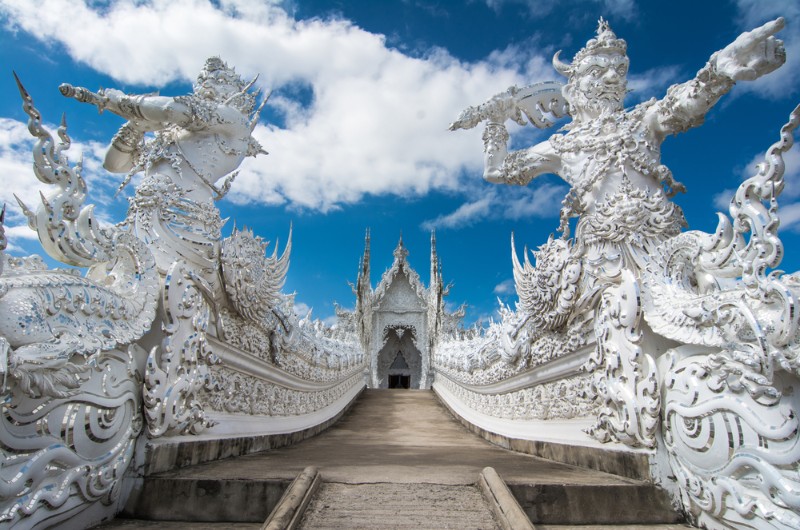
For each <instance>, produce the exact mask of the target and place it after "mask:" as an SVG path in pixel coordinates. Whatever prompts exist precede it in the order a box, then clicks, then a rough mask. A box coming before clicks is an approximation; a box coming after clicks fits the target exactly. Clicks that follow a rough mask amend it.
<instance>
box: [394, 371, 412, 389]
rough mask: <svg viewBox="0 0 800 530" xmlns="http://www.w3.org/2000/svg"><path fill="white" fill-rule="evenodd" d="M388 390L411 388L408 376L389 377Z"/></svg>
mask: <svg viewBox="0 0 800 530" xmlns="http://www.w3.org/2000/svg"><path fill="white" fill-rule="evenodd" d="M389 388H411V376H410V375H400V374H398V375H391V374H390V375H389Z"/></svg>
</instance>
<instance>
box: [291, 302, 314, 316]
mask: <svg viewBox="0 0 800 530" xmlns="http://www.w3.org/2000/svg"><path fill="white" fill-rule="evenodd" d="M293 309H294V314H295V315H296V316H297V317H298V318H305V317H306V315H309V314H310V313H311V311H312V310H313V308H312V307H311V306H309V305H308V304H306V303H303V302H298V301H295V302H294V308H293Z"/></svg>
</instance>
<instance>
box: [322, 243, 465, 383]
mask: <svg viewBox="0 0 800 530" xmlns="http://www.w3.org/2000/svg"><path fill="white" fill-rule="evenodd" d="M407 258H408V250H407V249H406V248H405V246H404V245H403V238H402V237H401V238H400V241H399V242H398V243H397V248H395V250H394V261H393V262H392V266H391V267H389V268H388V269H387V270H386V271H385V272H384V273H383V276H382V277H381V281H380V282H379V283H378V285H377V286H376V287H375V289H374V290H373V289H372V285H371V282H370V236H369V232H367V237H366V242H365V249H364V255H363V256H362V258H361V264H360V268H359V272H358V279H357V281H356V284H355V285H353V286H352V287H353V294H355V295H356V307H355V310H354V311H353V312H352V313H349V312H346V311H341V310H340V311H338V315H339V318H340V321H341V324H340V326H342V327H343V326H345V325H346V323H347V322H352V326H353V328H354V330H357V331H358V335H359V338H360V340H361V346H362V348H363V351H364V352H365V353H366V355H367V359H368V366H369V375H368V381H369V383H368V384H369V386H370V387H372V388H387V387H389V388H391V387H394V386H395V385H399V384H400V383H401V382H402V386H404V387H405V388H430V387H431V383H432V379H433V373H432V371H431V355H432V353H433V352H434V351H435V350H436V347H437V344H438V343H439V340H440V338H442V337H444V336H448V335H452V334H453V333H454V331H455V330H456V328H457V327H458V324H459V323H460V321H461V318H462V317H463V316H464V308H463V307H462V308H460V309H459V310H457V311H456V312H454V313H450V312H448V311H446V310H445V307H444V297H445V296H447V294H448V292H449V286H446V285H444V283H443V280H442V272H441V263H440V261H439V256H438V255H437V253H436V236H435V235H434V234H431V258H430V262H431V271H430V284H429V285H428V287H427V288H426V287H425V286H424V285H423V284H422V282H421V281H420V278H419V274H417V272H416V271H415V270H414V269H412V268H411V265H410V264H409V263H408V259H407Z"/></svg>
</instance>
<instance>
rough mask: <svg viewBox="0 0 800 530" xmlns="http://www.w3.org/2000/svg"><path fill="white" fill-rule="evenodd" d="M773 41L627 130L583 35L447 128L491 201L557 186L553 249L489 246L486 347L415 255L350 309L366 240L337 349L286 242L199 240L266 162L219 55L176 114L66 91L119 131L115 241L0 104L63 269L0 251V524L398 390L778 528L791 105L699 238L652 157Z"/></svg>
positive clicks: (676, 90) (682, 497) (150, 101)
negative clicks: (522, 139) (493, 293)
mask: <svg viewBox="0 0 800 530" xmlns="http://www.w3.org/2000/svg"><path fill="white" fill-rule="evenodd" d="M782 26H783V21H782V19H778V20H776V21H773V22H771V23H768V24H766V25H764V26H763V27H761V28H757V29H755V30H753V31H752V32H748V33H745V34H743V35H741V36H740V37H739V38H738V39H737V40H736V41H734V43H732V44H731V45H729V46H728V47H726V48H724V49H723V50H721V51H719V52H716V53H714V54H713V55H712V56H711V58H710V59H709V61H708V63H707V64H706V65H705V66H704V67H703V68H701V69H700V71H699V72H698V74H697V75H696V76H695V78H693V79H692V80H690V81H688V82H686V83H682V84H679V85H675V86H673V87H671V88H670V89H669V90H668V92H667V94H666V96H665V97H664V98H663V99H661V100H655V99H653V100H650V101H646V102H644V103H641V104H639V105H637V106H636V107H634V108H633V109H630V110H626V109H625V108H624V106H623V99H624V96H625V94H626V92H627V85H626V76H627V71H628V57H627V54H626V49H627V44H626V42H625V41H624V40H622V39H620V38H618V37H617V36H616V35H615V34H614V32H613V31H612V30H611V28H610V27H609V26H608V24H607V23H606V22H604V21H602V20H601V22H600V24H599V28H598V31H597V36H596V37H595V38H593V39H591V40H590V41H589V42H587V44H586V46H585V47H584V48H583V49H582V50H580V51H579V52H578V54H577V55H576V56H575V57H574V58H573V60H572V61H571V62H570V63H565V62H563V61H562V60H561V59H560V58H559V55H558V54H556V56H555V57H554V60H553V64H554V67H555V68H556V70H557V71H558V72H559V73H561V74H563V75H564V76H566V77H567V83H566V84H563V85H562V84H561V83H557V82H544V83H537V84H534V85H531V86H529V87H525V88H517V87H512V88H509V89H508V90H507V91H506V92H503V93H501V94H498V95H497V96H494V97H492V98H491V99H489V100H488V101H487V102H486V103H484V104H482V105H479V106H477V107H470V108H469V109H467V110H465V111H464V113H463V114H462V115H461V116H460V117H459V118H458V120H457V121H456V122H455V123H454V124H453V125H452V128H453V129H458V128H472V127H475V126H477V125H479V124H484V126H485V127H484V135H483V140H484V154H485V174H484V176H485V178H486V179H487V180H489V181H491V182H497V183H506V184H517V185H524V184H527V183H529V182H530V181H531V180H532V179H533V178H535V177H537V176H539V175H542V174H545V173H555V174H557V175H559V176H561V177H562V178H563V179H564V180H566V181H567V183H568V184H569V185H570V191H569V193H568V195H567V196H566V198H565V199H564V201H563V203H562V209H561V223H560V232H561V237H554V238H550V239H549V240H548V241H546V242H544V243H543V244H542V245H541V246H540V247H539V248H538V250H536V251H533V253H532V254H533V258H534V260H533V261H534V262H533V263H532V262H531V259H530V257H529V256H528V252H527V249H526V250H525V251H524V256H523V258H522V259H521V260H520V258H519V257H518V254H517V249H516V245H515V242H514V240H513V238H512V240H511V247H512V260H511V268H512V270H513V275H514V279H515V283H516V288H517V294H518V296H519V302H518V303H517V305H516V307H515V308H513V309H512V308H510V307H501V308H500V317H501V318H500V320H499V321H498V322H492V323H491V324H490V325H489V326H487V327H486V328H485V329H480V328H473V329H462V328H460V327H459V322H460V318H461V317H462V316H463V309H461V310H459V311H456V312H454V313H451V312H447V311H446V310H445V308H444V296H445V295H446V294H447V292H448V287H447V286H445V285H444V284H443V280H442V273H441V267H440V263H439V258H438V255H437V252H436V244H435V238H433V237H432V241H431V271H430V284H429V285H428V287H425V286H423V284H422V282H421V280H420V278H419V275H418V274H417V273H416V272H415V271H414V270H413V269H412V268H411V267H410V265H409V263H408V260H407V256H408V251H407V250H406V248H405V246H404V245H403V243H402V239H401V241H400V242H399V243H398V245H397V248H396V249H395V252H394V261H393V263H392V265H391V267H390V268H389V269H387V270H386V272H385V273H384V274H383V276H382V278H381V281H380V282H379V283H378V285H377V286H376V288H375V289H374V290H373V289H372V286H371V280H370V247H369V236H368V237H367V242H366V249H365V251H364V255H363V258H362V261H361V267H360V270H359V275H358V279H357V282H356V284H355V285H354V286H353V291H354V294H355V295H356V301H355V304H356V305H355V309H354V310H353V311H347V310H344V309H342V308H338V307H337V316H338V324H337V325H336V326H334V327H328V326H325V325H324V324H323V323H322V322H320V321H318V320H316V321H315V320H312V319H311V316H310V313H309V315H307V316H306V317H304V318H298V317H297V316H295V314H294V308H293V305H294V298H293V295H286V294H284V293H282V292H281V289H282V287H283V284H284V280H285V277H286V274H287V271H288V269H289V262H290V254H291V246H292V236H291V228H289V227H287V228H286V229H285V230H286V232H288V237H287V241H286V243H285V244H284V245H283V246H281V245H279V244H278V243H277V241H276V242H275V244H274V245H273V246H272V249H271V251H270V250H269V246H270V243H269V242H267V241H265V240H263V239H261V238H260V237H258V236H256V235H255V234H254V233H253V232H252V231H251V230H248V229H247V228H242V229H237V228H234V229H233V231H232V233H231V235H230V236H228V237H226V238H223V237H222V231H223V228H224V224H225V223H224V221H223V220H222V219H221V217H220V214H219V210H218V209H217V207H216V206H215V202H214V201H216V200H218V199H220V198H222V197H223V196H224V195H225V194H226V193H227V191H228V190H229V189H230V187H231V185H232V183H233V181H234V178H235V176H236V172H237V170H238V168H239V166H240V165H241V164H242V162H243V161H244V159H245V158H246V157H248V156H256V155H258V154H263V153H264V151H263V149H262V146H261V145H259V143H258V142H257V141H256V140H255V139H254V138H253V136H252V134H251V133H252V131H253V129H254V127H255V125H256V123H257V122H258V116H259V112H260V109H261V106H263V102H262V103H261V106H259V104H258V99H259V95H258V93H256V92H254V91H253V90H252V87H253V85H254V81H249V82H248V81H245V80H243V79H242V78H241V77H240V76H239V75H238V74H237V73H236V72H235V71H234V70H233V69H232V68H230V67H229V66H228V65H227V64H225V63H224V62H223V61H222V60H221V59H219V58H210V59H208V61H207V62H206V64H205V66H204V68H203V70H202V71H201V73H200V75H199V76H198V78H197V82H196V84H195V86H194V91H193V92H192V93H191V94H188V95H185V96H179V97H166V96H158V95H126V94H123V93H122V92H120V91H118V90H114V89H109V90H104V91H100V92H97V93H94V92H91V91H89V90H87V89H85V88H80V87H77V88H76V87H73V86H71V85H66V84H65V85H62V87H61V91H62V93H63V94H64V95H65V96H69V97H71V98H74V99H76V100H78V101H80V102H83V103H90V104H92V105H95V106H96V107H98V108H99V109H101V110H106V111H109V112H112V113H114V114H116V115H119V116H121V117H123V118H124V119H125V120H126V122H125V124H124V125H123V126H122V127H121V128H120V130H119V131H118V133H117V134H116V135H115V136H114V138H113V139H112V142H111V146H110V148H109V150H108V153H107V156H106V159H105V167H106V168H107V169H108V170H109V171H111V172H115V173H122V174H125V175H126V177H124V178H123V186H124V185H125V184H127V183H128V181H129V180H130V178H131V177H132V176H133V175H134V174H135V173H141V174H142V180H141V182H140V184H139V185H137V186H136V189H135V191H134V194H133V197H132V198H131V200H130V208H129V211H128V214H127V217H126V218H125V219H124V220H123V221H122V222H120V223H119V224H117V225H113V226H111V225H107V224H102V223H100V222H99V221H98V220H97V219H96V218H95V217H94V216H93V210H92V206H91V204H89V203H88V202H87V197H88V196H89V190H88V189H87V187H86V183H85V182H84V181H83V179H82V177H81V170H82V168H81V164H80V162H79V163H77V164H75V165H71V164H70V163H69V162H68V160H67V157H66V153H67V151H68V149H69V137H68V136H67V134H66V124H65V123H64V124H62V125H61V127H60V128H59V129H58V131H57V137H58V139H55V138H53V135H52V133H51V132H49V131H48V130H46V128H45V127H44V126H43V125H42V117H41V116H40V115H39V113H38V111H37V110H36V108H35V107H34V105H33V101H32V98H31V96H30V95H29V94H28V92H27V91H26V90H25V89H24V88H23V87H22V85H21V84H20V93H21V95H22V101H23V108H24V111H25V112H26V113H27V115H28V117H29V130H30V132H31V134H32V135H33V136H34V137H35V138H36V141H37V143H36V146H35V147H34V151H33V160H34V174H35V176H36V177H37V178H38V179H39V181H40V182H41V183H42V186H43V188H42V191H43V194H42V200H41V204H39V205H37V207H36V208H35V209H34V208H30V207H29V206H28V205H24V204H22V203H20V208H21V209H22V211H23V212H24V214H25V215H26V216H27V218H28V221H29V225H30V226H31V228H32V229H33V230H35V231H36V232H37V234H38V236H39V238H40V241H41V243H42V247H43V248H44V250H45V251H46V252H47V253H48V254H49V255H50V256H51V257H52V258H54V259H56V260H58V261H60V262H62V263H64V264H67V265H72V266H76V267H79V268H82V269H83V271H78V272H75V270H48V269H47V268H46V267H45V266H44V264H43V261H42V259H41V258H39V257H38V256H29V257H13V256H9V255H5V254H3V255H2V256H1V257H2V259H1V260H0V267H1V268H0V376H2V384H3V403H2V407H3V414H2V418H0V451H2V459H1V460H0V522H2V525H3V526H4V527H6V526H7V527H19V528H35V527H49V526H54V525H60V526H65V525H71V526H73V527H78V528H81V527H87V526H90V525H93V524H95V523H97V522H99V521H101V520H103V519H107V518H109V517H112V516H113V515H114V514H116V513H118V512H119V511H120V510H121V508H122V506H123V505H124V503H125V502H126V499H127V497H128V495H129V493H130V490H131V488H132V487H134V486H135V484H137V481H140V480H141V479H142V477H143V476H146V475H148V474H150V473H155V472H158V471H163V470H166V469H171V468H174V467H177V466H179V465H181V463H179V462H176V461H175V460H174V454H175V453H177V451H174V452H173V453H172V455H173V460H170V459H169V458H168V455H169V454H170V448H171V447H180V448H181V449H182V450H183V449H186V448H190V447H191V445H192V443H193V441H194V440H198V439H201V438H202V439H203V440H212V441H214V442H217V441H221V440H225V439H230V438H236V437H247V436H250V437H258V436H267V435H270V434H286V433H296V432H304V431H310V430H313V429H315V428H318V427H320V426H324V425H326V424H327V423H329V422H331V421H333V420H334V419H336V417H337V416H338V415H339V414H340V413H341V412H342V411H343V410H344V409H345V408H346V407H347V405H348V404H350V403H351V402H352V401H353V399H354V398H355V397H356V396H357V395H358V393H359V392H360V391H361V389H363V388H364V387H365V386H372V387H379V388H384V387H386V386H390V384H392V381H393V382H394V383H397V382H398V381H399V382H401V383H403V382H406V383H407V384H408V386H411V387H414V388H431V387H432V388H433V389H434V390H435V391H436V392H437V394H438V395H439V396H440V398H441V399H442V400H443V401H445V403H447V404H448V406H449V407H450V408H451V410H453V411H454V412H456V413H457V414H459V415H460V416H461V417H462V418H463V419H464V420H465V421H467V422H470V423H472V424H474V425H477V426H478V427H480V428H482V429H484V430H486V431H489V432H490V433H493V435H498V436H508V437H514V436H516V437H518V438H524V439H527V440H534V441H541V440H545V441H549V442H552V443H553V444H554V445H556V444H574V445H577V446H581V447H584V448H585V447H589V448H592V449H598V448H599V450H600V451H601V453H602V452H604V451H605V454H611V452H617V453H623V454H625V455H637V456H641V455H644V457H645V458H646V459H647V462H648V464H649V466H650V474H649V478H650V479H651V480H654V481H656V482H658V483H659V484H661V485H662V486H663V487H664V488H666V489H668V490H669V491H671V492H673V493H674V494H675V500H676V504H679V505H680V506H681V508H682V509H683V510H684V511H685V513H687V514H688V515H689V516H690V517H691V520H692V522H694V523H697V524H700V525H704V526H706V527H709V528H725V527H758V528H797V527H800V494H798V492H800V436H798V434H799V433H798V430H799V429H800V425H799V424H798V417H797V410H798V407H800V403H798V394H799V393H800V382H798V375H800V310H798V307H797V297H798V296H800V275H798V274H797V273H795V274H791V275H785V274H781V273H779V272H775V271H776V269H777V267H778V266H779V264H780V261H781V257H782V256H783V246H782V244H781V241H780V238H779V237H778V232H777V229H778V225H779V217H778V205H777V198H778V196H779V195H780V193H781V191H782V190H783V186H784V180H783V173H784V165H783V155H784V154H785V153H786V152H787V151H788V149H789V148H790V147H791V145H792V143H793V132H794V130H795V129H796V127H797V126H798V123H799V122H800V109H796V110H795V111H794V112H793V113H792V114H791V117H790V119H789V122H788V123H787V124H786V125H785V126H784V128H783V129H782V130H781V132H780V137H779V139H778V141H777V142H776V143H775V144H774V145H773V146H772V147H771V148H770V149H769V150H768V151H767V155H766V157H765V160H764V163H763V164H761V165H760V166H759V168H758V170H757V173H756V174H755V175H753V176H752V177H751V178H749V179H748V180H746V181H745V182H743V183H742V184H741V185H740V186H739V188H738V190H737V191H736V193H735V195H734V197H733V198H732V200H731V203H730V208H729V211H728V212H727V214H720V221H719V228H718V229H717V231H716V232H715V233H714V234H706V233H702V232H697V231H683V229H684V227H685V221H684V218H683V214H682V212H681V211H680V209H679V208H678V207H677V206H676V205H675V204H674V203H672V202H671V200H670V198H671V197H672V195H674V194H675V193H677V192H681V191H684V187H683V185H681V184H680V183H679V182H678V181H677V180H676V178H675V177H674V176H673V175H672V173H671V172H670V170H669V169H668V168H667V167H666V166H665V165H664V164H662V163H661V151H660V146H661V143H662V142H663V141H664V140H665V139H666V137H667V136H669V135H671V134H675V133H680V132H683V131H686V130H688V129H690V128H692V127H696V126H698V125H700V124H701V123H702V121H703V119H704V116H705V115H706V113H707V112H708V111H709V110H710V109H711V107H713V106H714V105H715V104H716V103H717V101H718V100H719V99H720V98H721V97H722V96H723V95H724V94H726V93H727V92H729V91H730V90H731V89H732V87H733V86H734V84H735V83H736V82H738V81H747V80H752V79H755V78H757V77H760V76H762V75H766V74H768V73H769V72H771V71H773V70H775V69H776V68H778V67H780V66H781V64H783V62H784V60H785V57H784V50H783V46H782V43H781V42H780V41H779V40H777V39H776V38H775V37H774V35H775V34H776V33H777V32H778V31H780V29H781V28H782ZM563 117H569V118H571V121H570V122H568V123H567V125H566V126H565V127H564V130H563V131H562V132H559V133H556V134H553V135H552V136H551V137H550V138H549V139H548V140H547V141H545V142H542V143H540V144H537V145H534V146H532V147H530V148H528V149H524V150H520V151H511V152H509V151H508V149H507V143H508V141H509V134H508V132H507V130H506V128H505V123H506V122H507V121H508V120H509V119H512V120H514V121H516V122H517V123H520V124H525V123H526V122H528V121H529V122H530V123H532V124H533V125H534V126H536V127H540V128H545V127H549V126H551V125H552V124H553V123H554V122H555V121H556V120H557V119H559V118H563ZM689 177H691V176H689ZM687 180H688V179H687ZM5 248H6V240H5V234H4V233H3V231H2V222H1V221H0V252H4V251H5ZM393 378H394V379H393ZM403 378H408V379H406V380H404V379H403ZM401 386H402V385H401ZM493 429H494V430H493ZM503 429H505V430H503ZM200 434H202V436H198V435H200ZM164 448H166V449H164ZM160 449H164V450H163V451H160ZM188 451H189V449H187V452H188ZM165 455H166V456H165ZM195 456H196V453H195ZM218 457H221V455H220V454H209V455H206V456H202V457H198V460H197V461H201V459H202V458H218Z"/></svg>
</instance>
